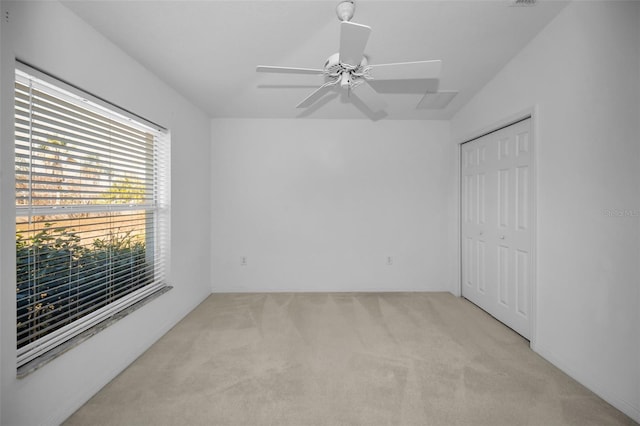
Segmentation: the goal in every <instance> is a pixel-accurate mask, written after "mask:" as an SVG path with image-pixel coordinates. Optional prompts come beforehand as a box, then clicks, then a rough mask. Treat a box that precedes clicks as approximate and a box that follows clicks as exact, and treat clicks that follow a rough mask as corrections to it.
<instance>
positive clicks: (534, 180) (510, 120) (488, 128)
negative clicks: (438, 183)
mask: <svg viewBox="0 0 640 426" xmlns="http://www.w3.org/2000/svg"><path fill="white" fill-rule="evenodd" d="M538 117H539V114H538V106H537V105H534V106H532V107H530V108H527V109H524V110H522V111H519V112H517V113H514V114H512V115H509V116H507V117H505V118H503V119H500V120H497V121H495V122H493V123H489V124H488V125H485V126H483V127H481V128H479V129H478V130H475V131H473V132H471V133H469V134H467V135H465V136H464V137H462V138H459V139H457V140H456V141H455V149H456V156H455V158H456V159H457V161H456V190H457V195H458V196H457V197H456V201H457V205H456V212H457V213H456V215H457V218H458V221H457V226H456V239H457V241H458V243H457V248H458V249H457V259H456V265H457V268H456V275H457V280H456V282H457V285H456V286H455V288H454V289H453V290H454V291H453V293H454V295H456V296H458V297H462V285H463V282H462V267H463V265H462V249H463V246H462V220H463V217H462V205H463V204H462V160H463V158H462V145H463V144H464V143H466V142H470V141H472V140H474V139H478V138H480V137H482V136H485V135H487V134H489V133H493V132H495V131H497V130H500V129H502V128H504V127H508V126H510V125H512V124H515V123H517V122H519V121H522V120H526V119H527V118H530V119H531V134H530V144H531V165H530V169H531V176H530V178H531V184H532V191H531V203H532V205H533V208H532V209H531V283H530V295H529V296H530V300H531V312H530V315H529V331H530V338H529V346H530V347H531V349H533V350H534V351H535V350H536V340H537V318H538V303H537V299H538V290H537V288H538V286H537V276H538V263H537V257H538V256H537V251H538V250H537V240H538V220H537V217H538V214H537V212H538V208H537V206H538Z"/></svg>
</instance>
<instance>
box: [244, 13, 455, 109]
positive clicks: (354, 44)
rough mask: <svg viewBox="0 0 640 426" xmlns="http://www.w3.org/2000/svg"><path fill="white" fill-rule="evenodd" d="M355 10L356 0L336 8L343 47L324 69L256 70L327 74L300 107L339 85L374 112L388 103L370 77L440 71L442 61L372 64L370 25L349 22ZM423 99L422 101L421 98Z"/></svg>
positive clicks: (432, 75)
mask: <svg viewBox="0 0 640 426" xmlns="http://www.w3.org/2000/svg"><path fill="white" fill-rule="evenodd" d="M354 12H355V4H354V1H353V0H346V1H342V2H340V3H339V4H338V7H337V8H336V13H337V15H338V18H339V19H340V21H342V22H341V23H340V50H339V51H338V53H334V54H333V55H331V56H329V58H328V59H327V60H326V62H325V64H324V68H322V69H314V68H297V67H279V66H267V65H258V67H257V68H256V71H258V72H267V73H288V74H317V75H324V77H325V80H326V82H325V83H324V84H323V85H321V86H320V87H319V88H318V89H316V90H315V91H314V92H313V93H311V94H310V95H309V96H307V97H306V98H305V99H303V100H302V102H300V103H299V104H298V105H297V108H307V107H309V106H311V105H312V104H314V103H315V102H316V101H318V100H319V99H320V98H322V97H323V96H324V95H325V94H326V93H328V92H329V91H331V90H333V89H335V88H337V87H339V88H341V89H342V90H343V91H345V92H346V94H347V95H348V97H349V98H352V97H355V98H356V99H357V100H359V101H360V102H361V103H362V104H363V105H364V106H365V107H366V108H367V109H368V110H370V111H371V112H372V113H380V112H382V111H383V110H384V109H385V108H386V106H387V103H386V102H385V100H384V99H383V98H382V96H380V94H378V92H376V90H375V89H374V88H373V87H372V86H371V85H370V84H369V82H370V81H373V80H375V81H393V80H429V79H437V78H438V76H439V75H440V69H441V67H442V61H439V60H430V61H417V62H400V63H393V64H379V65H370V64H369V61H368V59H367V57H366V56H365V55H364V49H365V47H366V45H367V41H368V39H369V35H370V33H371V27H368V26H366V25H362V24H356V23H354V22H350V21H351V18H352V17H353V14H354ZM421 102H422V101H421ZM418 105H420V104H418Z"/></svg>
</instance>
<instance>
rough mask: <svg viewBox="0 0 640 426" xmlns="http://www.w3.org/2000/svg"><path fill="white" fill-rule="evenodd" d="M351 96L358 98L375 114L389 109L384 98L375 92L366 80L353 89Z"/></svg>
mask: <svg viewBox="0 0 640 426" xmlns="http://www.w3.org/2000/svg"><path fill="white" fill-rule="evenodd" d="M350 95H352V96H355V97H356V98H358V99H359V100H360V101H361V102H362V103H363V104H364V105H365V106H366V107H367V108H368V109H369V110H371V112H373V113H377V112H380V111H383V110H384V109H385V108H386V107H387V103H386V102H385V100H384V99H383V98H382V96H380V95H379V94H378V92H376V91H375V90H373V87H371V86H370V85H369V83H367V82H366V80H365V81H363V82H362V83H360V84H359V85H357V86H356V87H354V88H353V89H351V91H350Z"/></svg>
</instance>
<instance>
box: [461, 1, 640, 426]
mask: <svg viewBox="0 0 640 426" xmlns="http://www.w3.org/2000/svg"><path fill="white" fill-rule="evenodd" d="M639 17H640V3H638V2H629V3H620V2H574V3H572V4H570V5H569V6H568V7H567V8H565V9H564V10H563V11H562V12H561V13H560V14H559V15H558V17H557V18H556V19H555V20H554V21H553V22H552V23H551V24H550V25H549V26H548V27H547V28H546V29H545V30H543V31H542V32H541V33H540V34H539V35H538V36H537V37H536V38H535V39H534V40H533V41H532V42H531V43H530V44H529V45H528V46H527V47H526V48H525V49H523V50H522V52H520V53H519V54H518V55H517V56H516V57H515V58H514V59H513V60H512V61H511V62H510V63H509V64H508V65H507V66H506V67H505V68H504V69H503V70H502V71H501V72H500V73H499V74H498V75H496V76H495V78H494V79H493V80H492V81H491V82H490V83H488V84H487V85H486V86H485V87H484V88H483V89H482V91H481V92H479V93H478V94H477V95H476V96H475V97H474V99H473V100H472V101H471V102H469V103H468V104H467V105H466V106H465V107H464V108H463V109H462V110H461V111H460V112H459V113H458V114H457V115H456V116H455V117H454V119H453V120H452V123H451V131H452V136H453V140H454V141H455V142H460V141H462V140H464V139H465V138H466V137H467V136H470V135H473V134H474V132H476V131H477V130H478V129H481V128H484V127H486V126H488V125H490V124H492V123H495V122H498V121H500V120H502V119H503V118H505V117H509V116H510V115H512V114H514V113H517V112H519V111H521V110H523V109H526V108H530V107H534V106H536V105H537V107H538V112H539V114H538V115H537V123H538V127H537V129H536V130H537V143H538V158H537V161H538V167H537V170H538V181H537V185H538V193H537V197H538V225H537V226H538V232H537V242H538V252H537V253H538V263H537V318H538V319H537V324H536V328H537V335H536V345H535V348H534V349H535V350H536V351H538V352H539V353H540V354H541V355H543V356H544V357H546V358H547V359H549V360H550V361H551V362H553V363H554V364H556V365H557V366H559V367H560V368H561V369H563V370H565V371H567V372H568V373H569V374H570V375H572V376H573V377H575V378H576V379H577V380H578V381H580V382H582V383H583V384H585V385H587V386H588V387H589V388H591V389H592V390H594V391H595V392H596V393H598V394H600V395H601V396H602V397H603V398H604V399H605V400H607V401H609V402H610V403H612V404H613V405H615V406H616V407H618V408H619V409H621V410H622V411H624V412H625V413H627V414H628V415H630V416H631V417H633V418H634V419H635V420H637V421H640V365H639V364H638V360H639V359H640V350H639V345H640V338H639V335H638V329H639V328H640V317H639V314H638V312H639V311H640V304H639V300H640V299H639V294H638V293H639V291H640V290H639V284H638V283H639V281H640V269H639V266H638V265H639V263H640V262H639V260H640V242H639V239H638V236H639V235H640V217H639V212H640V202H639V201H638V200H639V199H640V198H639V196H638V195H639V194H640V127H639V126H638V122H639V121H640V84H639V83H640V65H639V64H640V62H639V61H640V55H639V52H638V46H639V45H640V43H638V40H639V35H640V34H639V32H640V25H638V24H639V22H640V19H639ZM614 209H618V210H628V211H631V213H630V214H631V216H626V217H612V216H608V215H607V210H614Z"/></svg>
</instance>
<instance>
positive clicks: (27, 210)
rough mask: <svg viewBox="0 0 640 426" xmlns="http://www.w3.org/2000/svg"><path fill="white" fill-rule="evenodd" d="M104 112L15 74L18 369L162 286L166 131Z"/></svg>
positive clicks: (58, 87)
mask: <svg viewBox="0 0 640 426" xmlns="http://www.w3.org/2000/svg"><path fill="white" fill-rule="evenodd" d="M21 68H22V67H21ZM105 105H106V104H105V103H104V102H102V101H100V100H99V99H96V98H93V97H92V96H91V95H88V94H84V93H81V92H79V91H78V90H77V89H75V88H72V87H70V86H68V85H66V84H64V83H62V82H57V81H55V80H54V79H52V78H51V77H48V76H45V75H43V74H41V73H39V72H37V71H35V70H31V69H29V68H25V70H24V71H23V70H18V71H16V85H15V190H16V307H17V325H16V326H17V348H18V366H21V365H24V364H26V363H28V362H29V361H31V360H33V359H34V358H37V357H38V356H40V355H42V354H44V353H46V352H48V351H49V350H51V349H53V348H55V347H56V346H57V345H59V344H61V343H63V342H65V341H67V340H69V339H71V338H73V337H75V336H76V335H78V334H80V333H82V332H84V331H86V330H87V329H89V328H91V327H92V326H94V325H96V324H99V323H100V322H102V321H105V320H106V319H108V318H110V317H112V316H113V315H114V314H116V313H118V312H120V311H122V310H123V309H126V308H127V307H129V306H131V305H133V304H135V303H137V302H139V301H140V300H142V299H144V298H145V297H147V296H148V295H150V294H152V293H154V292H156V291H158V290H159V289H161V288H162V287H164V286H166V285H167V267H168V256H169V235H170V232H169V212H170V209H169V178H170V168H169V137H168V134H167V132H166V131H164V130H163V129H160V128H158V127H156V126H153V125H149V124H147V123H144V122H143V121H142V120H136V119H132V118H131V116H130V114H128V113H126V112H124V111H120V110H118V109H117V108H116V107H113V106H111V105H106V106H105Z"/></svg>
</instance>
